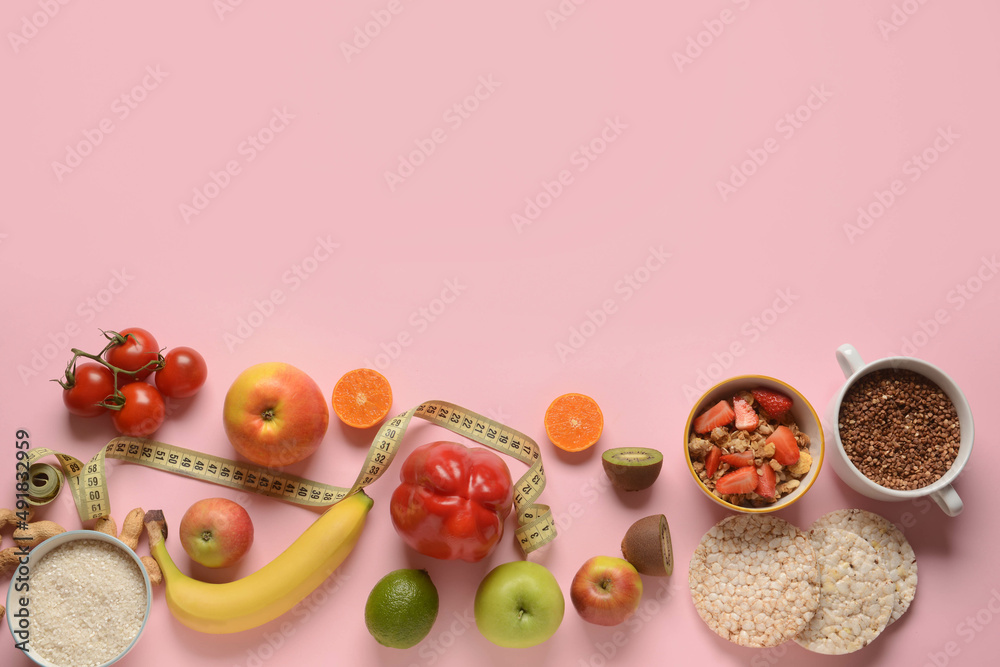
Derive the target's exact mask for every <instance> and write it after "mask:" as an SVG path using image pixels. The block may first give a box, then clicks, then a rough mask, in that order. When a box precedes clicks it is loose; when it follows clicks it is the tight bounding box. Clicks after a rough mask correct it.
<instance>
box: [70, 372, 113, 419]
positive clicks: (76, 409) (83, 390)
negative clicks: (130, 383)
mask: <svg viewBox="0 0 1000 667" xmlns="http://www.w3.org/2000/svg"><path fill="white" fill-rule="evenodd" d="M74 377H75V381H74V384H73V386H72V387H70V388H69V389H65V390H63V403H65V404H66V409H67V410H69V411H70V413H72V414H74V415H77V416H80V417H97V416H98V415H102V414H104V413H105V412H106V411H107V408H106V407H104V406H103V405H101V404H100V403H101V401H103V400H104V399H105V398H107V397H108V396H110V395H111V394H113V393H115V378H114V374H113V373H112V372H111V371H110V370H109V369H108V367H107V366H104V365H102V364H98V363H93V362H88V363H85V364H79V365H78V366H77V367H76V372H75V373H74Z"/></svg>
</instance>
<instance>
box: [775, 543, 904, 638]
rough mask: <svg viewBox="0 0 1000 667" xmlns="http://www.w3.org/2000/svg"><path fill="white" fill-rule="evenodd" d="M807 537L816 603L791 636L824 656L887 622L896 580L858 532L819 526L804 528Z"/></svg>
mask: <svg viewBox="0 0 1000 667" xmlns="http://www.w3.org/2000/svg"><path fill="white" fill-rule="evenodd" d="M809 541H810V542H812V546H813V549H814V550H815V552H816V560H817V563H818V565H819V579H820V594H819V608H818V609H817V610H816V613H815V614H814V615H813V617H812V619H811V620H810V621H809V623H808V624H807V625H806V627H805V629H804V630H803V631H802V632H801V633H799V635H798V636H797V637H795V641H796V643H798V644H799V645H800V646H802V647H804V648H807V649H809V650H810V651H814V652H816V653H824V654H826V655H843V654H845V653H852V652H854V651H857V650H858V649H860V648H863V647H865V646H867V645H868V644H870V643H871V642H872V641H874V639H875V638H876V637H878V636H879V634H880V633H881V632H882V631H883V630H884V629H885V627H886V625H888V624H889V618H890V616H892V605H893V600H894V599H895V597H896V588H895V585H894V584H893V583H892V581H890V580H889V576H888V574H887V573H886V570H885V568H884V567H883V566H882V564H881V563H880V562H879V555H878V553H877V552H876V551H875V547H873V546H872V545H871V544H869V543H868V541H867V540H866V539H864V538H863V537H861V536H860V535H858V534H856V533H852V532H850V531H848V530H843V529H841V528H824V527H820V528H814V529H813V530H810V531H809Z"/></svg>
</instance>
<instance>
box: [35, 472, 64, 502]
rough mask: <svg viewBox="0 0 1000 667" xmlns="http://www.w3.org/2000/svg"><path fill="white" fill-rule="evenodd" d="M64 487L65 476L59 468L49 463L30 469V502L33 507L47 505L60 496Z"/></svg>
mask: <svg viewBox="0 0 1000 667" xmlns="http://www.w3.org/2000/svg"><path fill="white" fill-rule="evenodd" d="M62 485H63V474H62V471H61V470H59V468H56V467H54V466H50V465H49V464H48V463H35V464H33V465H30V466H29V467H28V498H27V500H28V502H29V503H30V504H32V505H47V504H49V503H51V502H52V501H53V500H55V499H56V496H57V495H59V489H61V488H62Z"/></svg>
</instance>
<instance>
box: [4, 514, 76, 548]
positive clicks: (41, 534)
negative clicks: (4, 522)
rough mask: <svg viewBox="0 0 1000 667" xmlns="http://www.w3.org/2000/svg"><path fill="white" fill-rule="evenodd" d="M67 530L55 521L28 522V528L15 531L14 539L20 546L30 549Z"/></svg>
mask: <svg viewBox="0 0 1000 667" xmlns="http://www.w3.org/2000/svg"><path fill="white" fill-rule="evenodd" d="M65 532H66V529H65V528H63V527H62V526H60V525H59V524H58V523H56V522H55V521H33V522H31V523H29V524H28V527H27V529H22V528H18V529H16V530H15V531H14V541H15V542H16V543H17V545H18V546H21V547H28V548H29V549H30V548H31V547H34V546H37V545H38V544H41V543H42V542H43V541H45V540H47V539H49V538H50V537H52V536H53V535H58V534H59V533H65Z"/></svg>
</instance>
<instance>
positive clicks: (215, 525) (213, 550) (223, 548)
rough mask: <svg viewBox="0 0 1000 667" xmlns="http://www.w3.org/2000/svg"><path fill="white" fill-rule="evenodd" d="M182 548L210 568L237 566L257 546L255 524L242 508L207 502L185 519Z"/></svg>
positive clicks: (196, 506)
mask: <svg viewBox="0 0 1000 667" xmlns="http://www.w3.org/2000/svg"><path fill="white" fill-rule="evenodd" d="M179 535H180V539H181V544H182V545H183V546H184V551H186V552H187V553H188V555H189V556H190V557H191V559H192V560H193V561H195V562H196V563H201V564H202V565H204V566H206V567H228V566H230V565H233V564H235V563H236V562H237V561H239V560H240V559H241V558H243V555H244V554H245V553H246V552H247V550H248V549H250V545H251V544H253V522H252V521H251V520H250V515H249V514H247V511H246V510H245V509H243V507H241V506H240V505H239V504H237V503H234V502H233V501H232V500H229V499H227V498H205V499H204V500H199V501H198V502H196V503H195V504H194V505H192V506H191V507H189V508H188V511H187V512H185V513H184V517H183V518H182V519H181V526H180V530H179Z"/></svg>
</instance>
